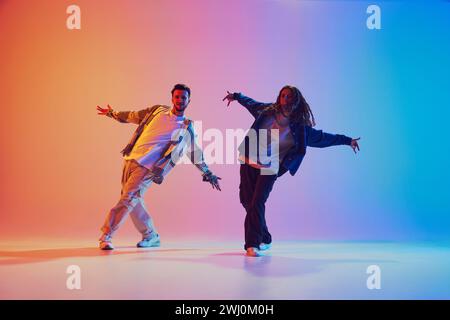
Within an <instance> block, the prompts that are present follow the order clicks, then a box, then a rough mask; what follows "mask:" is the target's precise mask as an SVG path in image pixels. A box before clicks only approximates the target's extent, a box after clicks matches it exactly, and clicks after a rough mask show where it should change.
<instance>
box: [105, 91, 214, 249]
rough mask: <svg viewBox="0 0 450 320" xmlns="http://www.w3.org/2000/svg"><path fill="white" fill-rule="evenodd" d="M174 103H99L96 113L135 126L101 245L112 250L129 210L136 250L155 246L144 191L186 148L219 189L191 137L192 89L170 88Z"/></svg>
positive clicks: (156, 241) (157, 240)
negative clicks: (132, 106)
mask: <svg viewBox="0 0 450 320" xmlns="http://www.w3.org/2000/svg"><path fill="white" fill-rule="evenodd" d="M171 93H172V104H173V106H172V107H169V106H165V105H155V106H153V107H150V108H147V109H144V110H140V111H123V112H117V111H114V110H113V109H112V108H111V107H110V106H109V105H108V107H107V109H103V108H101V107H100V106H97V110H98V114H99V115H104V116H108V117H110V118H113V119H115V120H117V121H119V122H127V123H135V124H138V125H139V126H138V128H137V129H136V131H135V133H134V135H133V137H132V139H131V141H130V143H129V144H128V145H127V146H126V147H125V148H124V149H123V150H122V154H123V155H124V166H123V172H122V191H121V197H120V199H119V202H118V203H117V204H116V205H115V206H114V207H113V208H112V209H111V210H110V212H109V213H108V215H107V217H106V220H105V223H104V225H103V227H102V228H101V230H102V232H103V234H102V236H101V237H100V239H99V240H100V249H102V250H113V249H114V246H113V244H112V236H113V234H114V232H115V231H116V230H117V229H118V228H119V227H120V225H121V224H122V223H123V221H124V220H125V218H126V216H127V215H128V214H130V215H131V218H132V221H133V223H134V225H135V226H136V228H137V229H138V231H139V232H140V233H141V234H142V240H141V241H139V242H138V243H137V247H139V248H147V247H157V246H159V245H160V237H159V234H158V233H157V231H156V228H155V226H154V224H153V221H152V218H151V217H150V215H149V214H148V212H147V209H146V207H145V203H144V199H143V197H144V193H145V191H146V190H147V189H148V187H149V186H150V184H151V183H152V182H154V183H157V184H161V183H162V182H163V180H164V177H165V176H166V175H167V174H168V173H169V172H170V170H171V169H172V168H173V167H174V166H175V164H176V162H177V160H178V159H179V158H180V157H182V156H183V154H184V153H185V151H186V150H187V149H189V152H190V160H191V161H192V163H193V164H195V166H196V167H197V168H198V169H199V170H200V171H201V172H202V175H203V181H206V182H209V183H211V185H212V187H213V188H215V189H217V190H220V186H219V181H218V180H220V179H221V178H219V177H217V176H215V175H214V174H212V172H211V171H210V170H209V169H208V166H207V165H206V163H205V161H204V159H203V152H202V150H201V149H200V148H199V147H198V145H197V143H196V141H195V132H194V127H193V125H192V121H191V120H189V119H187V118H185V116H184V111H185V110H186V108H187V106H188V105H189V102H190V97H191V90H190V89H189V87H187V86H186V85H184V84H176V85H175V86H174V88H173V89H172V91H171Z"/></svg>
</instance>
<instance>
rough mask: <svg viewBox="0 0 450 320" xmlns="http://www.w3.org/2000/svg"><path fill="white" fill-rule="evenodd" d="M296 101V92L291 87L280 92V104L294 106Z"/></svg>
mask: <svg viewBox="0 0 450 320" xmlns="http://www.w3.org/2000/svg"><path fill="white" fill-rule="evenodd" d="M293 103H294V94H293V92H292V90H291V89H289V88H285V89H283V90H282V91H281V94H280V105H281V106H282V107H287V106H292V104H293Z"/></svg>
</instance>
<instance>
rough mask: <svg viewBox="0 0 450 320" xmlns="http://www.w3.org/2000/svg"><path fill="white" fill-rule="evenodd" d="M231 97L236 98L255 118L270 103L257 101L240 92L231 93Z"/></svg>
mask: <svg viewBox="0 0 450 320" xmlns="http://www.w3.org/2000/svg"><path fill="white" fill-rule="evenodd" d="M233 98H234V99H235V100H237V102H239V103H240V104H241V105H242V106H244V107H245V108H246V109H247V110H248V111H249V112H250V113H251V115H252V116H253V117H254V118H257V117H258V115H259V113H260V112H261V111H262V110H263V109H264V108H265V107H267V106H270V105H271V103H264V102H258V101H255V100H253V99H252V98H249V97H246V96H244V95H243V94H242V93H240V92H235V93H233Z"/></svg>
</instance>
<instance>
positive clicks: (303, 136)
mask: <svg viewBox="0 0 450 320" xmlns="http://www.w3.org/2000/svg"><path fill="white" fill-rule="evenodd" d="M227 93H228V94H227V96H225V98H223V101H225V100H227V101H228V104H227V106H229V105H230V103H231V102H232V101H234V100H236V101H238V102H239V103H240V104H241V105H243V106H244V107H245V108H246V109H247V110H248V111H249V112H250V113H251V114H252V115H253V117H254V118H255V122H254V123H253V125H252V127H251V129H250V130H249V133H247V136H246V138H245V140H244V142H243V144H242V145H241V147H240V148H239V149H240V160H241V163H242V164H241V168H240V177H241V183H240V186H239V189H240V192H239V197H240V201H241V203H242V205H243V206H244V208H245V210H246V212H247V214H246V217H245V246H244V248H245V250H246V254H247V255H248V256H251V257H258V256H260V255H261V254H260V250H267V249H269V248H270V246H271V243H272V237H271V235H270V233H269V230H268V228H267V225H266V219H265V203H266V201H267V199H268V197H269V194H270V192H271V191H272V187H273V185H274V183H275V181H276V179H277V177H279V176H281V175H283V174H284V173H286V171H289V172H290V174H291V175H294V174H295V173H296V172H297V170H298V168H299V166H300V164H301V162H302V160H303V157H304V156H305V153H306V147H307V146H309V147H317V148H324V147H329V146H335V145H349V146H351V147H352V149H353V151H354V152H355V153H356V150H358V151H359V146H358V140H359V139H360V138H357V139H352V138H350V137H347V136H344V135H340V134H330V133H325V132H323V131H322V130H316V129H313V126H315V121H314V116H313V113H312V111H311V108H310V107H309V105H308V103H307V102H306V100H305V98H304V97H303V95H302V94H301V92H300V90H298V89H297V88H296V87H293V86H284V87H283V88H282V89H281V90H280V93H279V94H278V97H277V100H276V102H275V103H261V102H257V101H255V100H253V99H251V98H249V97H246V96H244V95H243V94H241V93H230V92H228V91H227ZM265 135H266V136H265ZM255 137H256V140H255ZM263 138H264V139H263ZM252 139H253V140H252ZM262 140H264V141H267V143H266V146H265V147H264V143H261V141H262ZM274 145H275V148H274ZM261 149H263V150H268V151H269V156H270V159H271V161H270V162H269V164H268V163H267V161H266V162H265V163H263V162H262V161H261V158H263V156H264V158H266V156H267V154H265V152H263V154H261ZM252 150H253V151H252ZM254 150H257V151H256V153H255V152H254ZM273 160H275V161H273ZM274 164H275V165H274Z"/></svg>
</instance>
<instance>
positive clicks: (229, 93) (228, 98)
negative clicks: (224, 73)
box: [222, 91, 235, 107]
mask: <svg viewBox="0 0 450 320" xmlns="http://www.w3.org/2000/svg"><path fill="white" fill-rule="evenodd" d="M227 93H228V94H227V95H226V96H225V98H223V99H222V101H225V100H228V104H227V107H228V106H229V105H230V103H231V102H232V101H234V100H235V99H234V95H233V94H232V93H231V92H230V91H227Z"/></svg>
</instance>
